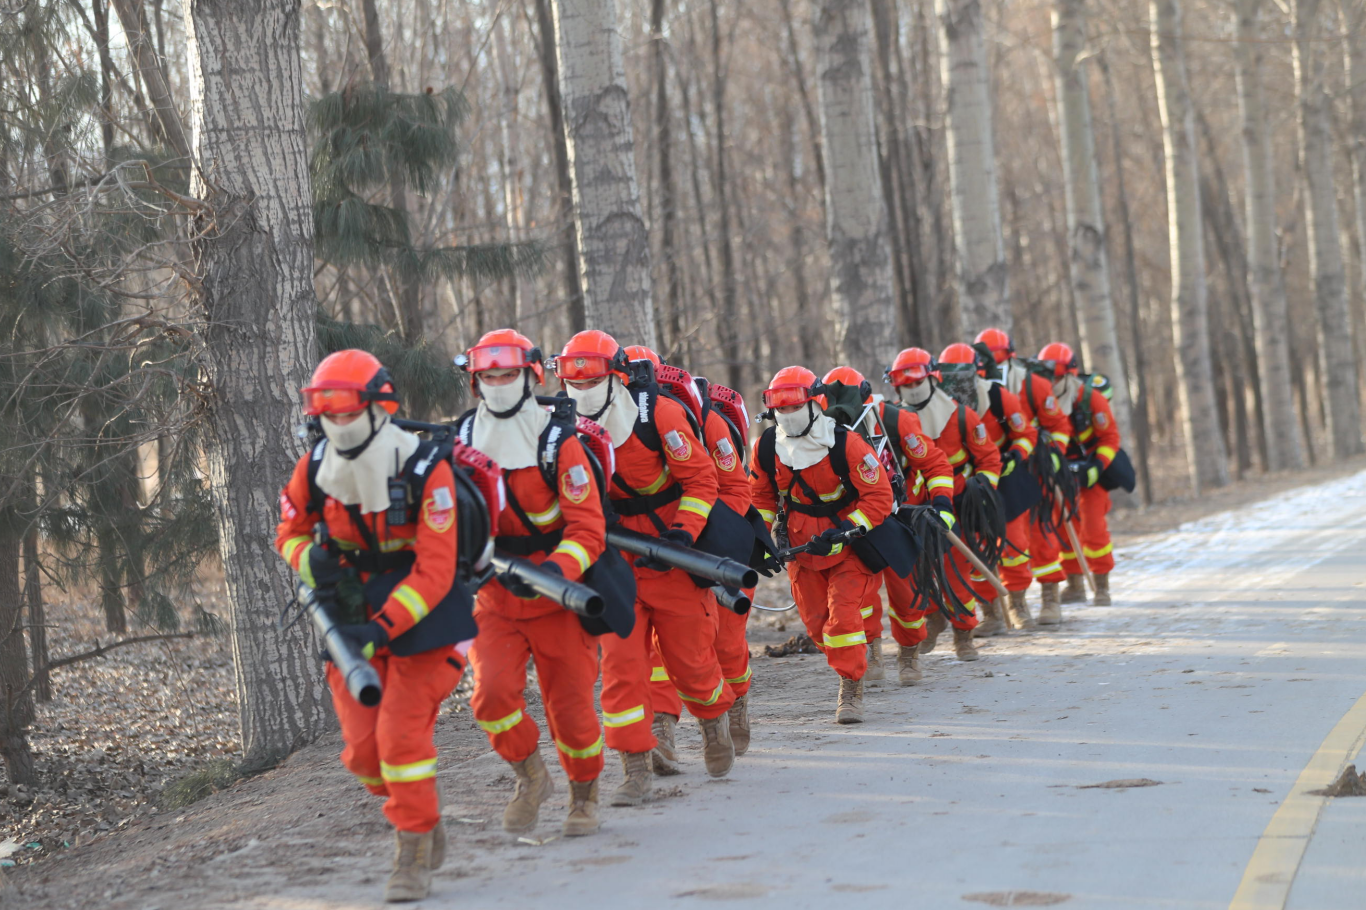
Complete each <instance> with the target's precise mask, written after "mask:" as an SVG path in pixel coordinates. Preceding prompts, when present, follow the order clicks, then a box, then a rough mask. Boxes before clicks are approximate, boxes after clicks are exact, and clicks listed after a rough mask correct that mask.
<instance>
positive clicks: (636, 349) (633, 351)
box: [626, 344, 664, 366]
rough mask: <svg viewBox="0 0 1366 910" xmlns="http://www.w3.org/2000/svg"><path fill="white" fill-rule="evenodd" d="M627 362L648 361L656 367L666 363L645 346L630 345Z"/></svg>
mask: <svg viewBox="0 0 1366 910" xmlns="http://www.w3.org/2000/svg"><path fill="white" fill-rule="evenodd" d="M626 359H627V360H648V361H650V363H653V364H654V365H655V366H659V365H660V364H661V363H663V362H664V361H662V360H660V359H659V355H658V354H656V353H655V352H654V351H652V350H651V349H650V348H647V347H646V346H645V345H643V344H628V345H627V346H626Z"/></svg>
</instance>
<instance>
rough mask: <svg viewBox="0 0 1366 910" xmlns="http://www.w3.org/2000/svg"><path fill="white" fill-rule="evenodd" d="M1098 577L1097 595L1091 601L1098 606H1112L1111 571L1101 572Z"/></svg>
mask: <svg viewBox="0 0 1366 910" xmlns="http://www.w3.org/2000/svg"><path fill="white" fill-rule="evenodd" d="M1095 578H1096V596H1095V597H1094V598H1093V599H1092V600H1091V603H1093V604H1094V605H1096V606H1097V607H1108V606H1110V573H1108V572H1101V573H1100V574H1099V575H1097V576H1095Z"/></svg>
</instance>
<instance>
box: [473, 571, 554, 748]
mask: <svg viewBox="0 0 1366 910" xmlns="http://www.w3.org/2000/svg"><path fill="white" fill-rule="evenodd" d="M482 602H483V598H480V606H482ZM475 617H476V620H477V622H478V623H479V635H478V636H477V637H476V638H475V639H474V644H473V645H471V646H470V663H471V664H472V665H473V667H474V695H472V696H471V697H470V708H471V709H472V710H473V712H474V722H475V723H477V724H478V725H479V728H480V729H481V730H483V731H484V732H485V733H487V734H488V737H489V742H490V743H491V744H492V746H493V749H494V751H495V752H497V753H498V754H499V755H501V756H502V757H503V758H504V759H505V760H507V761H511V762H518V761H524V760H525V759H526V758H527V756H529V755H531V753H532V752H535V751H536V743H537V741H538V740H539V739H540V738H541V733H540V731H539V730H538V729H536V722H535V721H534V720H532V719H531V715H530V714H528V713H526V699H525V698H524V697H523V693H524V692H525V690H526V662H527V659H528V658H529V657H531V641H530V639H529V638H528V636H527V634H526V631H525V629H524V628H522V626H523V624H522V623H519V622H516V621H514V620H511V619H506V618H504V617H503V616H502V615H500V614H499V613H497V612H496V611H493V610H485V609H480V608H478V607H476V609H475Z"/></svg>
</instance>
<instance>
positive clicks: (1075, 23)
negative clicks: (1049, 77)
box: [1053, 0, 1133, 439]
mask: <svg viewBox="0 0 1366 910" xmlns="http://www.w3.org/2000/svg"><path fill="white" fill-rule="evenodd" d="M1085 49H1086V9H1085V0H1057V2H1056V4H1055V5H1054V7H1053V57H1054V62H1055V63H1056V64H1057V91H1058V134H1059V138H1060V139H1061V145H1062V167H1063V181H1064V185H1065V187H1066V194H1067V234H1068V254H1069V255H1068V264H1069V267H1070V274H1071V279H1072V293H1073V296H1074V297H1075V299H1076V302H1077V309H1078V311H1079V312H1078V313H1077V317H1078V319H1077V321H1078V322H1079V323H1080V326H1081V345H1082V352H1083V356H1084V358H1085V361H1086V368H1087V369H1088V370H1093V371H1099V372H1101V373H1104V374H1105V375H1106V376H1108V377H1109V379H1110V384H1111V387H1112V388H1113V390H1114V392H1113V396H1112V398H1111V406H1112V407H1113V408H1114V412H1115V420H1116V421H1117V422H1118V423H1119V428H1120V432H1121V433H1123V434H1124V436H1125V438H1129V439H1131V438H1132V436H1131V435H1130V434H1131V433H1132V431H1133V421H1132V419H1131V415H1130V409H1129V383H1128V379H1127V375H1126V373H1125V370H1124V359H1123V354H1122V352H1121V351H1120V347H1119V336H1118V335H1117V334H1116V332H1115V308H1114V300H1113V298H1112V297H1111V294H1110V263H1109V260H1108V258H1107V256H1106V254H1105V224H1104V216H1103V215H1102V213H1101V195H1100V175H1099V172H1098V169H1097V164H1096V136H1095V130H1094V127H1093V126H1092V123H1091V93H1090V86H1089V80H1088V79H1087V76H1086V70H1085V69H1084V68H1083V57H1082V54H1083V52H1084V51H1085Z"/></svg>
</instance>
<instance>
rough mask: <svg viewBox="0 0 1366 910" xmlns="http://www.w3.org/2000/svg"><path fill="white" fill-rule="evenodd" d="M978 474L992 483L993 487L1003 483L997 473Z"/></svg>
mask: <svg viewBox="0 0 1366 910" xmlns="http://www.w3.org/2000/svg"><path fill="white" fill-rule="evenodd" d="M977 473H978V474H981V475H982V476H983V477H985V478H986V479H987V480H989V481H991V485H992V486H993V487H994V486H996V485H997V484H998V483H1000V482H1001V475H1000V474H997V473H996V472H995V471H978V472H977Z"/></svg>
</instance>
